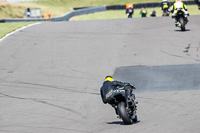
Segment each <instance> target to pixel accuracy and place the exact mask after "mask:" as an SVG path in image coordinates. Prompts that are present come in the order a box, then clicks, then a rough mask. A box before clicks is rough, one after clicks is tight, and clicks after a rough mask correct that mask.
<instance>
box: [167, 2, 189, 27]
mask: <svg viewBox="0 0 200 133" xmlns="http://www.w3.org/2000/svg"><path fill="white" fill-rule="evenodd" d="M177 9H181V10H182V11H183V12H184V14H185V17H186V23H187V22H188V19H187V16H189V13H188V11H187V7H186V5H185V4H184V3H183V2H181V0H176V2H175V3H174V4H173V5H172V6H171V7H170V9H169V11H171V13H172V19H173V20H174V23H175V26H176V27H177V26H178V25H179V23H178V21H177V18H176V16H177V12H178V11H177Z"/></svg>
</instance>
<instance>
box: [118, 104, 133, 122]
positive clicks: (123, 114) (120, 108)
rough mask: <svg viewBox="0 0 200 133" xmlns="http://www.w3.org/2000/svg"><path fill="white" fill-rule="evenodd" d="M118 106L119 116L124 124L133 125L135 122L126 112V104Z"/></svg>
mask: <svg viewBox="0 0 200 133" xmlns="http://www.w3.org/2000/svg"><path fill="white" fill-rule="evenodd" d="M117 106H118V107H117V108H118V112H119V116H120V117H121V118H122V120H123V122H124V124H125V125H129V124H132V122H133V121H132V119H131V118H130V116H129V115H128V113H127V111H126V106H125V103H124V102H120V103H119V104H118V105H117Z"/></svg>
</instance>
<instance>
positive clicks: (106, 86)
mask: <svg viewBox="0 0 200 133" xmlns="http://www.w3.org/2000/svg"><path fill="white" fill-rule="evenodd" d="M120 88H124V89H125V95H126V97H127V99H128V103H129V104H133V102H135V101H134V100H135V95H134V94H132V90H133V89H135V86H133V85H131V84H130V83H123V82H119V81H114V79H113V77H112V76H106V78H105V81H104V82H103V85H102V87H101V89H100V93H101V98H102V101H103V103H104V104H106V103H109V104H110V105H111V106H112V105H113V104H114V101H113V100H110V98H109V92H111V91H112V90H116V89H120ZM133 95H134V96H133ZM132 97H133V98H134V99H132ZM116 113H117V112H116Z"/></svg>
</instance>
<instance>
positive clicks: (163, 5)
mask: <svg viewBox="0 0 200 133" xmlns="http://www.w3.org/2000/svg"><path fill="white" fill-rule="evenodd" d="M161 10H162V11H163V15H162V16H164V13H165V12H168V10H169V2H168V1H167V0H163V1H162V3H161Z"/></svg>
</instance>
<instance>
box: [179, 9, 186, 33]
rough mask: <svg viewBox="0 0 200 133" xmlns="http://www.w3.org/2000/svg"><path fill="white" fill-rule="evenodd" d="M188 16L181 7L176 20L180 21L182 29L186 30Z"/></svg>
mask: <svg viewBox="0 0 200 133" xmlns="http://www.w3.org/2000/svg"><path fill="white" fill-rule="evenodd" d="M187 16H188V14H185V13H184V11H183V10H182V9H181V8H178V9H177V16H176V20H177V21H178V27H180V28H181V31H185V25H186V24H187V22H188V20H187Z"/></svg>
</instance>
